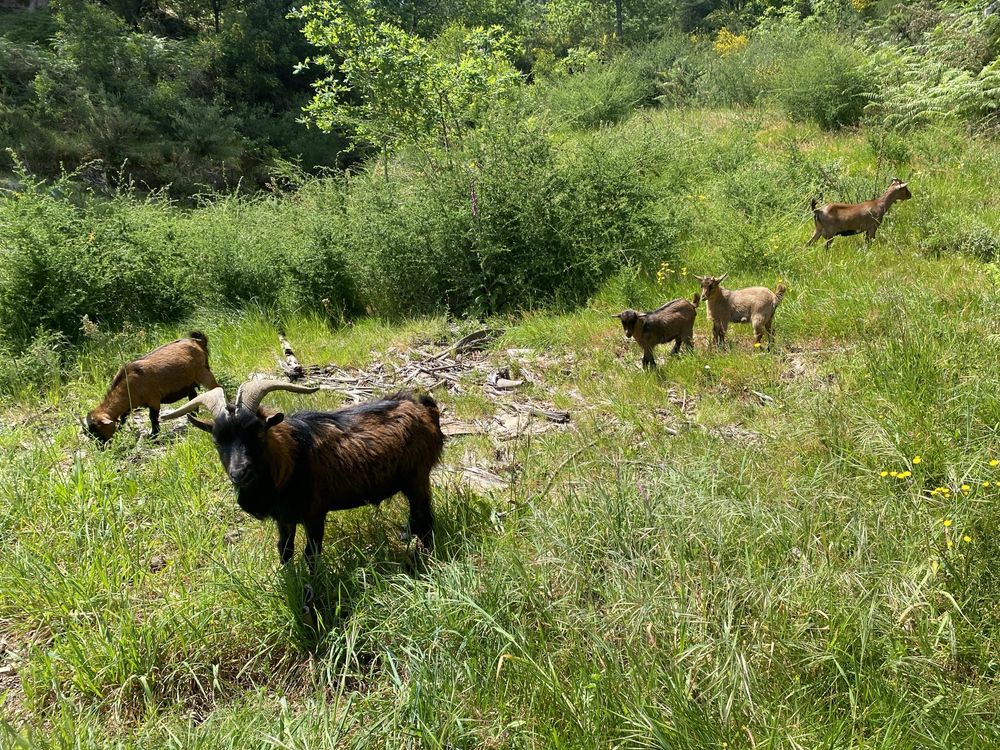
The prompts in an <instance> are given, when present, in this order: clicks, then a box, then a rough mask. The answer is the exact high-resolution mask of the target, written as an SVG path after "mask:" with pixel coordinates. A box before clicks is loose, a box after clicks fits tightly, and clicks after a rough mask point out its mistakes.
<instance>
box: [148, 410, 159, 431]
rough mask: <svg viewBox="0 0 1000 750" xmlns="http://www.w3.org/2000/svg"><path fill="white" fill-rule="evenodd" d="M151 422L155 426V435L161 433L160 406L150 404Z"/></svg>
mask: <svg viewBox="0 0 1000 750" xmlns="http://www.w3.org/2000/svg"><path fill="white" fill-rule="evenodd" d="M149 423H150V424H151V425H152V426H153V435H154V436H155V435H159V434H160V407H159V406H158V405H157V406H150V407H149Z"/></svg>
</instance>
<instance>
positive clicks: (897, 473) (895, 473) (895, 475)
mask: <svg viewBox="0 0 1000 750" xmlns="http://www.w3.org/2000/svg"><path fill="white" fill-rule="evenodd" d="M889 476H890V477H898V476H899V472H898V471H890V472H889Z"/></svg>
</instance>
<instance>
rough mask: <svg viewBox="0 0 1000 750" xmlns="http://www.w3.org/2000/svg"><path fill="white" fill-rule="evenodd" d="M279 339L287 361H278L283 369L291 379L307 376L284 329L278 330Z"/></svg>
mask: <svg viewBox="0 0 1000 750" xmlns="http://www.w3.org/2000/svg"><path fill="white" fill-rule="evenodd" d="M278 341H279V342H280V343H281V352H282V354H284V355H285V361H284V362H281V361H280V360H279V362H278V364H279V365H280V366H281V369H282V371H283V372H284V373H285V375H286V376H287V377H288V379H289V380H302V379H303V378H304V377H305V376H306V375H305V371H304V370H303V369H302V365H301V364H299V360H298V358H297V357H296V356H295V351H294V350H293V349H292V345H291V344H290V343H289V342H288V339H286V338H285V332H284V331H279V332H278Z"/></svg>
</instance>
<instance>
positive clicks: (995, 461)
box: [990, 458, 1000, 466]
mask: <svg viewBox="0 0 1000 750" xmlns="http://www.w3.org/2000/svg"><path fill="white" fill-rule="evenodd" d="M990 466H1000V461H997V460H996V459H995V458H992V459H990Z"/></svg>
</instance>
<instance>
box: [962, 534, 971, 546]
mask: <svg viewBox="0 0 1000 750" xmlns="http://www.w3.org/2000/svg"><path fill="white" fill-rule="evenodd" d="M962 541H963V542H965V543H966V544H968V543H969V542H971V541H972V537H971V536H969V535H968V534H966V535H965V536H963V537H962Z"/></svg>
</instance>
